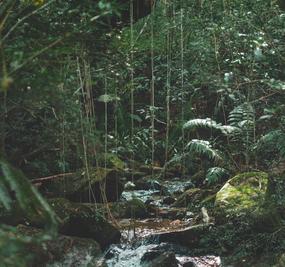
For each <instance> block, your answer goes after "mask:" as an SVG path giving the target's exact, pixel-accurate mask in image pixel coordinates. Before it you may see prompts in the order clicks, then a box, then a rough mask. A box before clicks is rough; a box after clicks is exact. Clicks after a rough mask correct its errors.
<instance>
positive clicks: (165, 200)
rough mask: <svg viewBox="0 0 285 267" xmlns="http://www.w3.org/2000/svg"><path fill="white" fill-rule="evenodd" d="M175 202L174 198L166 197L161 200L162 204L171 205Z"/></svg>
mask: <svg viewBox="0 0 285 267" xmlns="http://www.w3.org/2000/svg"><path fill="white" fill-rule="evenodd" d="M175 201H176V199H175V198H174V197H171V196H168V197H165V198H163V199H162V204H165V205H171V204H173V203H174V202H175Z"/></svg>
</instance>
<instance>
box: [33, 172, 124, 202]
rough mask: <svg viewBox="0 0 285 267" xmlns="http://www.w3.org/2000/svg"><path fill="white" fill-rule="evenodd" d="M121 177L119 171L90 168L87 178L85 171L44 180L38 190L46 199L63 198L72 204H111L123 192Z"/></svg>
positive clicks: (121, 173) (122, 173)
mask: <svg viewBox="0 0 285 267" xmlns="http://www.w3.org/2000/svg"><path fill="white" fill-rule="evenodd" d="M123 177H124V172H123V171H122V170H120V169H108V168H107V169H105V168H90V169H89V177H88V175H87V173H86V171H81V172H77V173H74V174H71V175H69V176H63V177H59V178H56V179H51V180H44V181H42V183H41V185H40V186H39V190H40V191H41V192H42V193H43V194H45V195H47V196H48V197H51V198H55V197H65V198H67V199H69V200H71V201H74V202H103V200H107V201H111V202H112V201H116V200H118V199H119V198H120V196H121V194H122V192H123V189H124V185H123ZM103 191H105V193H104V194H102V192H103Z"/></svg>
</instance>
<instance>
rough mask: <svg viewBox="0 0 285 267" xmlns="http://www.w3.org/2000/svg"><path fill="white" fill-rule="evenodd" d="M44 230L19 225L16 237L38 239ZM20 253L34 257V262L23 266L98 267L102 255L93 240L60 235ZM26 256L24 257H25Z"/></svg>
mask: <svg viewBox="0 0 285 267" xmlns="http://www.w3.org/2000/svg"><path fill="white" fill-rule="evenodd" d="M43 234H44V232H43V231H42V230H39V229H36V228H32V227H27V226H23V225H19V226H18V227H17V233H16V237H17V238H21V236H29V237H36V236H38V235H43ZM20 253H26V254H27V255H29V256H31V257H32V261H31V262H30V263H29V264H27V265H23V266H33V267H37V266H47V265H53V266H87V265H88V266H94V267H95V266H97V265H96V261H97V259H98V257H99V256H100V255H101V249H100V246H99V244H98V243H97V242H96V241H94V240H92V239H87V238H86V239H85V238H78V237H70V236H64V235H58V236H57V237H56V238H54V239H50V240H47V239H45V240H42V241H41V242H31V243H29V244H26V246H24V247H23V248H22V249H21V251H20ZM23 256H24V255H23Z"/></svg>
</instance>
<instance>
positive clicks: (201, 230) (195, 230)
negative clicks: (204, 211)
mask: <svg viewBox="0 0 285 267" xmlns="http://www.w3.org/2000/svg"><path fill="white" fill-rule="evenodd" d="M210 227H211V225H210V224H199V225H195V226H190V227H186V228H185V229H179V230H172V231H165V232H163V233H157V234H154V235H153V236H152V237H153V238H157V239H158V240H159V242H170V243H174V244H179V245H182V246H186V247H188V248H195V247H197V246H198V245H199V242H200V239H201V237H203V236H204V235H206V234H207V233H208V231H209V229H210Z"/></svg>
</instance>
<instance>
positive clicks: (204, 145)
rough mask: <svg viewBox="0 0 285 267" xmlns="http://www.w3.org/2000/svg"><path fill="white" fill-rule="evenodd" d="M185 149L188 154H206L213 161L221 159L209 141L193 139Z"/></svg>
mask: <svg viewBox="0 0 285 267" xmlns="http://www.w3.org/2000/svg"><path fill="white" fill-rule="evenodd" d="M186 149H187V150H188V153H190V154H197V155H198V156H206V157H207V158H208V159H210V160H213V161H214V162H221V161H222V160H223V159H222V156H221V154H220V152H219V151H218V150H217V149H214V148H213V147H212V145H211V144H210V142H209V141H205V140H198V139H193V140H191V141H190V142H189V143H188V144H187V146H186Z"/></svg>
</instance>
